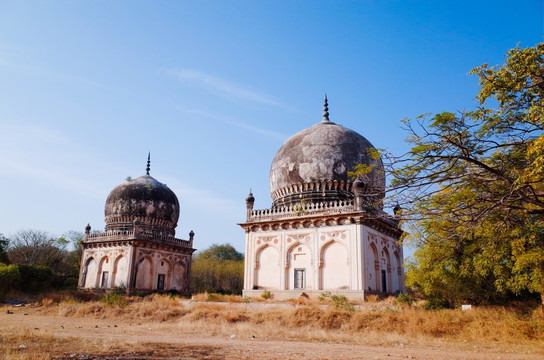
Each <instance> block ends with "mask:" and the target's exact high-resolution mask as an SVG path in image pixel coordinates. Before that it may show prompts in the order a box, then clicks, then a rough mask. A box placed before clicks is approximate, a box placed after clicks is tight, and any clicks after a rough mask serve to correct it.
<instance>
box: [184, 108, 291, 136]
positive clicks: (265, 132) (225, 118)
mask: <svg viewBox="0 0 544 360" xmlns="http://www.w3.org/2000/svg"><path fill="white" fill-rule="evenodd" d="M177 108H178V110H181V111H184V112H186V113H188V114H193V115H200V116H204V117H207V118H210V119H214V120H218V121H220V122H222V123H225V124H228V125H231V126H234V127H237V128H240V129H243V130H246V131H250V132H253V133H256V134H261V135H265V136H268V137H271V138H274V139H280V140H285V139H286V138H287V137H288V136H287V135H285V134H281V133H278V132H275V131H272V130H268V129H265V128H261V127H258V126H254V125H250V124H246V123H244V122H242V121H239V120H235V119H233V118H231V117H228V116H221V115H217V114H212V113H209V112H206V111H202V110H197V109H187V108H185V107H177Z"/></svg>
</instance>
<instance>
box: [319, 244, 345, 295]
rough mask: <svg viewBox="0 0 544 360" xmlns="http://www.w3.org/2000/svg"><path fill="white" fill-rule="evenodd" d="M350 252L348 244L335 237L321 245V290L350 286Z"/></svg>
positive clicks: (343, 288) (341, 288) (340, 288)
mask: <svg viewBox="0 0 544 360" xmlns="http://www.w3.org/2000/svg"><path fill="white" fill-rule="evenodd" d="M348 254H349V252H348V249H347V248H346V245H345V244H344V243H342V242H340V241H337V240H334V239H333V240H331V241H329V242H327V243H326V244H325V245H323V246H322V247H321V251H320V254H319V264H320V289H321V290H345V289H349V288H350V272H349V257H348Z"/></svg>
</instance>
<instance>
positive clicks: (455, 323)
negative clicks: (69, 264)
mask: <svg viewBox="0 0 544 360" xmlns="http://www.w3.org/2000/svg"><path fill="white" fill-rule="evenodd" d="M218 296H220V297H221V296H223V297H222V300H223V301H226V303H218V302H197V303H194V305H192V306H183V305H182V304H181V302H180V299H178V298H173V297H169V296H166V295H157V294H155V295H151V296H148V297H145V298H136V297H132V298H126V299H127V301H128V302H129V305H128V306H126V307H115V306H113V307H108V306H105V305H104V304H103V303H101V302H97V301H89V302H82V303H76V304H75V303H74V301H73V299H71V298H66V299H65V301H61V302H60V303H58V304H55V303H56V300H51V299H49V298H44V299H42V300H41V304H42V306H43V307H44V308H46V310H47V311H51V312H56V313H57V314H59V315H62V316H79V317H91V318H101V317H103V316H104V315H106V316H108V317H109V316H114V317H116V318H120V319H123V320H134V321H136V320H139V321H154V322H168V321H189V322H198V321H201V322H207V323H210V324H211V325H212V326H216V325H218V324H221V323H227V324H229V323H230V324H232V323H249V324H265V323H266V324H269V325H271V326H272V327H274V328H276V330H277V327H278V326H281V327H287V328H289V329H295V330H297V331H299V332H300V328H312V329H321V330H325V331H333V332H334V331H340V332H349V333H350V334H352V335H353V333H354V332H359V333H365V334H367V333H369V332H372V333H377V334H398V335H402V336H404V337H406V336H408V337H410V338H419V337H430V338H442V339H448V340H455V341H459V340H461V341H474V339H479V340H480V341H482V342H484V343H485V342H502V343H510V344H514V343H519V342H520V341H534V340H543V339H544V318H543V316H542V314H541V312H540V310H539V309H536V310H532V311H526V310H525V311H516V310H514V309H508V308H503V307H489V308H478V309H475V310H472V311H461V310H436V311H428V310H424V309H421V308H417V307H407V306H398V305H391V304H392V302H391V301H390V299H386V300H384V301H382V302H376V303H370V304H367V305H366V306H361V307H359V308H358V309H357V310H354V311H348V310H342V309H337V308H335V307H334V306H332V304H331V305H330V306H324V305H323V303H320V302H317V301H316V300H311V299H305V298H301V299H296V300H291V301H290V302H288V303H290V304H291V305H292V306H290V307H288V308H280V307H278V308H276V307H274V304H269V305H270V306H272V307H269V306H267V307H266V308H265V307H261V306H259V305H258V304H254V305H257V306H253V307H249V306H246V305H245V304H244V303H242V298H241V297H237V298H236V297H233V296H225V295H218ZM203 297H205V298H206V299H209V298H210V296H209V294H201V295H197V296H195V297H193V299H196V300H198V299H200V298H203ZM212 299H214V300H215V298H213V297H212ZM210 324H208V325H210Z"/></svg>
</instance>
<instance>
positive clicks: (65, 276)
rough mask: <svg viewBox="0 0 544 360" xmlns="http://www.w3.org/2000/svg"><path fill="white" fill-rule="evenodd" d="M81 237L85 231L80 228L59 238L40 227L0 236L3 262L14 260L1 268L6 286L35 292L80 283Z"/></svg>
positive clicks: (2, 281) (8, 288) (10, 288)
mask: <svg viewBox="0 0 544 360" xmlns="http://www.w3.org/2000/svg"><path fill="white" fill-rule="evenodd" d="M82 241H83V233H81V232H77V231H69V232H67V233H66V234H64V235H63V236H61V237H58V238H57V237H53V236H51V235H49V234H48V233H47V232H44V231H38V230H21V231H19V232H17V233H16V234H15V235H13V236H11V237H10V238H6V237H4V236H0V264H2V265H4V264H9V263H11V264H12V265H11V266H10V267H6V266H4V267H2V268H0V278H1V279H0V283H1V284H2V287H3V289H5V290H16V291H22V292H30V293H35V292H39V291H45V290H49V289H61V288H71V287H75V286H77V279H78V277H79V266H80V261H81V242H82ZM2 250H5V253H3V252H2ZM3 254H4V256H5V257H6V259H5V261H3V259H4V258H3V257H2V255H3ZM14 279H15V280H14ZM7 283H9V284H10V285H9V286H6V287H4V286H3V284H7ZM4 293H5V291H4Z"/></svg>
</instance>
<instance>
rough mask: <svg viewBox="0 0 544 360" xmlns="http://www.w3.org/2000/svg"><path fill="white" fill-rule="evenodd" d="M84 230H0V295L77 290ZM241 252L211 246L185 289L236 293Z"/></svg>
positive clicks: (197, 262) (195, 261)
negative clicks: (9, 233) (8, 233)
mask: <svg viewBox="0 0 544 360" xmlns="http://www.w3.org/2000/svg"><path fill="white" fill-rule="evenodd" d="M83 238H84V234H83V233H81V232H77V231H69V232H67V233H66V234H64V235H62V236H60V237H56V236H52V235H50V234H49V233H47V232H44V231H39V230H21V231H19V232H17V233H15V234H14V235H12V236H10V237H6V236H4V235H2V234H0V296H5V295H7V294H8V293H10V292H22V293H27V294H34V293H40V292H47V291H57V290H73V289H76V288H77V284H78V277H79V268H80V262H81V252H82V242H83ZM243 279H244V255H243V254H241V253H239V252H238V251H236V249H235V248H234V247H232V246H231V245H229V244H226V245H212V246H211V247H210V248H209V249H207V250H204V251H202V252H198V253H197V254H196V255H195V256H194V258H193V264H192V271H191V292H192V293H201V292H206V291H207V292H210V293H212V292H216V293H222V294H241V293H242V287H243Z"/></svg>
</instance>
